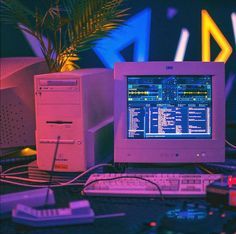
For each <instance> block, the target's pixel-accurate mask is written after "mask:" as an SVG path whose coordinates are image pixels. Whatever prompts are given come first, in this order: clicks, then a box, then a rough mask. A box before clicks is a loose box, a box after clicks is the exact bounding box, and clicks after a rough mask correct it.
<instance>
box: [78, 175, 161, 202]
mask: <svg viewBox="0 0 236 234" xmlns="http://www.w3.org/2000/svg"><path fill="white" fill-rule="evenodd" d="M123 178H124V179H126V178H134V179H139V180H143V181H146V182H148V183H150V184H153V185H155V186H156V188H157V189H158V191H159V193H160V196H161V200H162V201H164V196H163V194H162V191H161V188H160V186H159V185H158V184H156V183H154V182H152V181H151V180H148V179H145V178H143V177H139V176H117V177H113V178H107V179H97V180H93V181H90V182H89V183H88V184H86V185H85V186H84V187H83V189H82V191H81V193H84V194H85V195H86V193H85V192H84V189H85V188H87V187H88V186H89V185H91V184H93V183H96V182H99V181H110V180H117V179H123Z"/></svg>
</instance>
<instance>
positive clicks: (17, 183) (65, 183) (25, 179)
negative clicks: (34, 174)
mask: <svg viewBox="0 0 236 234" xmlns="http://www.w3.org/2000/svg"><path fill="white" fill-rule="evenodd" d="M26 166H27V165H22V166H17V167H14V168H9V169H8V170H5V171H4V173H2V174H1V177H2V178H1V180H0V181H2V182H5V183H10V184H14V183H16V185H19V186H25V187H36V188H41V187H43V188H45V187H48V185H33V184H25V183H19V182H14V181H9V180H5V179H4V178H8V179H15V180H23V181H29V182H32V183H33V182H35V183H40V182H41V183H48V182H49V181H43V180H42V181H40V180H33V179H29V178H23V177H16V176H11V175H10V173H9V174H8V173H6V172H7V171H11V170H14V169H17V168H22V167H26ZM102 166H112V164H105V163H104V164H99V165H96V166H93V167H91V168H89V169H88V170H86V171H85V172H83V173H82V174H80V175H79V176H76V177H75V178H73V179H72V180H69V181H67V182H62V183H59V184H54V185H52V187H62V186H68V185H84V183H73V182H74V181H76V180H78V179H80V178H81V177H82V176H84V175H85V174H87V173H88V172H90V171H92V170H94V169H96V168H98V167H102ZM10 169H11V170H10ZM12 174H13V173H12Z"/></svg>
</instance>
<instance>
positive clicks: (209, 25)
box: [202, 10, 233, 63]
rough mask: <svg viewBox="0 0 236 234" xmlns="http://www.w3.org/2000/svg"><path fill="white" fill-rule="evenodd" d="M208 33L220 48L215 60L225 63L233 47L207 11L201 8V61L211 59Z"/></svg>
mask: <svg viewBox="0 0 236 234" xmlns="http://www.w3.org/2000/svg"><path fill="white" fill-rule="evenodd" d="M210 35H212V37H213V38H214V39H215V41H216V42H217V44H218V45H219V47H220V48H221V51H220V53H219V54H218V55H217V57H216V58H215V61H216V62H224V63H226V61H227V60H228V58H229V56H230V55H231V54H232V51H233V49H232V47H231V46H230V44H229V42H228V41H227V39H226V38H225V36H224V35H223V33H222V32H221V31H220V29H219V28H218V26H217V25H216V23H215V22H214V20H213V19H212V18H211V16H210V15H209V14H208V12H207V11H206V10H202V61H204V62H209V61H211V46H210Z"/></svg>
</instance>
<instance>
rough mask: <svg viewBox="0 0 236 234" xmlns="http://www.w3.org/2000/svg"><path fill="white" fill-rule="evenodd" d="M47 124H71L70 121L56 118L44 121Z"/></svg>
mask: <svg viewBox="0 0 236 234" xmlns="http://www.w3.org/2000/svg"><path fill="white" fill-rule="evenodd" d="M46 123H47V124H72V123H73V122H72V121H61V120H56V121H46Z"/></svg>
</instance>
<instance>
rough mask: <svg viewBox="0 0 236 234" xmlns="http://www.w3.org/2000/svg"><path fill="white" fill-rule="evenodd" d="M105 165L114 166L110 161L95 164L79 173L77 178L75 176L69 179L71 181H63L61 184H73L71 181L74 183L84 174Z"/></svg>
mask: <svg viewBox="0 0 236 234" xmlns="http://www.w3.org/2000/svg"><path fill="white" fill-rule="evenodd" d="M105 166H107V167H113V165H112V164H108V163H101V164H98V165H95V166H93V167H90V168H89V169H88V170H86V171H84V172H83V173H81V174H79V175H78V176H76V177H75V178H73V179H71V180H69V181H67V182H64V183H61V185H68V184H71V183H73V182H74V181H76V180H78V179H80V178H81V177H82V176H84V175H86V174H87V173H88V172H90V171H93V170H94V169H96V168H99V167H105Z"/></svg>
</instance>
